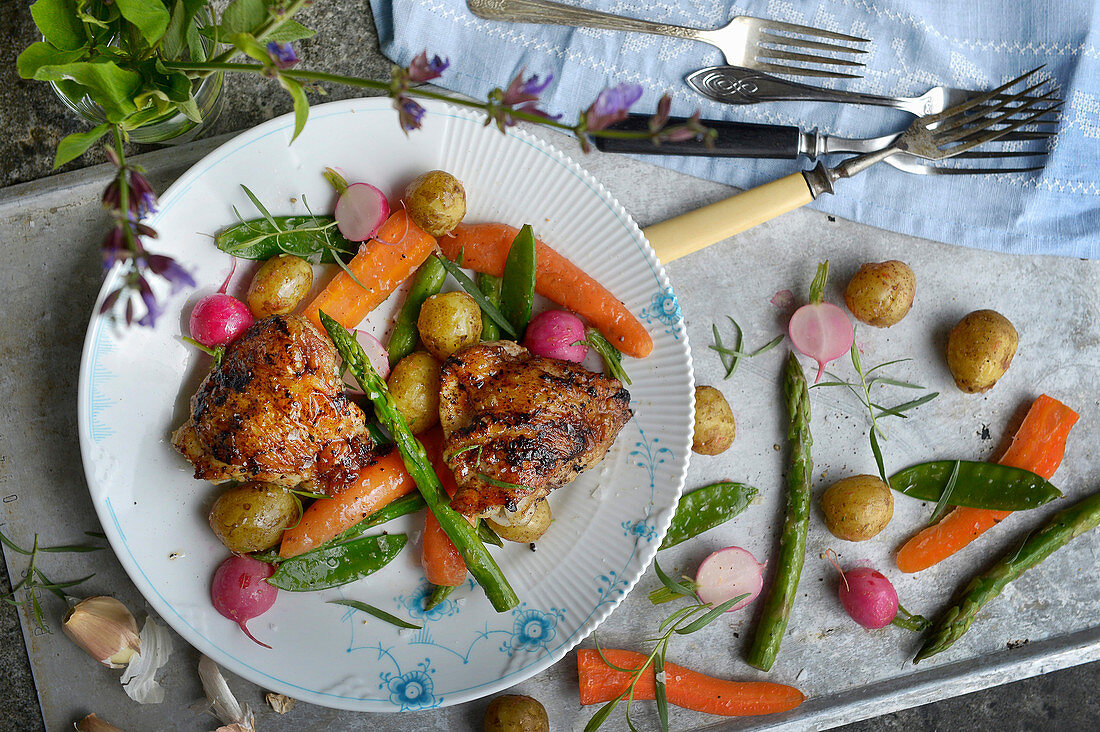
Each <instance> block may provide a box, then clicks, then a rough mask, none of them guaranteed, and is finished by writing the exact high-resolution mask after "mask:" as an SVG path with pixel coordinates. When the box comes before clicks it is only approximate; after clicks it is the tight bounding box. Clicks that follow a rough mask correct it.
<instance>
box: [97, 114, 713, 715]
mask: <svg viewBox="0 0 1100 732" xmlns="http://www.w3.org/2000/svg"><path fill="white" fill-rule="evenodd" d="M427 106H428V114H427V115H426V117H425V119H424V127H423V129H422V130H419V131H417V132H413V133H411V134H410V135H409V136H406V135H405V134H404V133H402V132H401V130H400V128H399V127H398V123H397V118H396V115H395V113H394V112H393V110H392V109H391V108H390V104H389V101H388V100H386V99H381V98H376V99H361V100H351V101H344V102H336V103H332V104H325V105H322V106H318V107H314V108H313V109H312V110H311V112H310V117H309V123H308V124H307V125H306V128H305V131H304V133H303V134H302V135H301V136H300V137H299V138H298V140H297V141H295V142H294V144H293V145H288V143H289V141H290V134H291V132H292V130H293V121H292V119H291V118H290V117H289V116H287V117H280V118H279V119H275V120H272V121H270V122H267V123H265V124H263V125H260V126H259V127H256V128H255V129H253V130H250V131H248V132H246V133H244V134H242V135H240V136H239V137H237V138H235V139H233V140H231V141H230V142H228V143H226V144H225V145H223V146H222V147H220V148H218V149H217V150H216V151H214V152H212V153H211V154H210V155H208V156H207V157H206V158H204V159H203V160H202V161H201V162H199V163H198V164H196V165H195V166H194V167H193V168H191V170H189V171H188V172H187V173H186V174H184V175H183V176H182V177H181V178H180V179H179V180H178V181H177V182H176V183H175V184H174V185H173V186H172V187H171V188H169V189H168V191H166V192H165V193H164V195H163V196H162V197H161V201H160V204H161V208H160V211H159V213H157V214H156V216H155V217H154V218H153V220H152V221H151V224H152V225H153V226H154V227H155V228H156V229H157V230H158V231H159V232H160V239H159V240H158V241H157V243H156V247H157V249H158V250H160V251H163V252H166V253H170V254H171V255H173V256H175V257H177V258H178V259H179V260H180V262H181V263H182V264H183V265H184V266H185V267H187V268H188V269H189V270H190V271H191V272H192V274H193V275H194V276H195V279H196V280H197V281H198V282H199V283H200V289H199V291H198V292H192V293H188V296H189V298H190V299H188V300H186V301H185V300H184V299H183V297H182V296H178V297H167V294H166V293H163V292H161V291H159V290H158V294H160V295H162V296H163V299H164V301H165V302H166V303H167V310H166V312H165V314H164V315H163V316H162V317H161V318H160V320H159V321H158V323H157V326H156V328H155V329H148V328H137V327H135V328H131V329H128V330H126V329H119V328H118V327H116V326H114V325H112V323H111V322H110V321H108V320H106V319H103V318H98V317H93V318H92V321H91V324H90V326H89V329H88V334H87V340H86V342H85V345H84V356H83V361H82V364H81V373H80V395H79V400H80V403H79V422H80V440H81V450H82V454H83V457H84V466H85V470H86V473H87V477H88V485H89V489H90V492H91V495H92V499H93V501H94V503H95V506H96V510H97V511H98V513H99V517H100V520H101V521H102V523H103V527H104V529H105V531H106V533H107V535H108V537H109V538H110V541H111V545H112V546H113V547H114V550H115V553H116V554H118V556H119V558H120V559H121V561H122V563H123V565H124V566H125V568H126V571H127V572H128V573H129V575H130V577H131V579H133V581H134V583H135V584H136V585H137V586H138V588H139V589H140V590H141V592H142V593H143V594H144V595H145V597H146V598H147V599H148V601H149V602H150V604H151V605H152V606H153V607H154V608H155V609H156V611H157V612H158V613H159V614H160V615H161V617H163V618H164V619H165V620H166V621H167V622H168V623H169V624H170V625H171V626H172V627H173V628H174V629H175V630H176V631H178V632H179V634H180V635H182V636H183V637H184V638H186V639H187V640H188V641H189V642H190V643H191V644H193V645H194V646H195V647H196V648H198V649H199V650H200V651H202V652H203V653H205V654H207V655H208V656H210V657H211V658H213V659H214V660H215V661H217V662H218V663H220V664H223V665H224V666H226V667H227V668H229V669H231V670H232V671H234V672H235V673H237V674H240V675H241V676H243V677H245V678H248V679H250V680H252V681H254V682H256V683H257V684H260V685H262V686H263V687H264V688H268V689H273V690H275V691H278V692H282V693H285V694H287V695H290V696H292V697H295V698H298V699H302V700H304V701H308V702H311V703H314V704H321V705H324V706H331V707H340V708H345V709H354V710H363V711H378V712H390V711H399V710H406V709H426V708H430V707H434V706H442V705H449V704H456V703H459V702H463V701H469V700H471V699H476V698H478V697H482V696H485V695H487V694H491V693H493V692H496V691H499V690H501V689H504V688H506V687H508V686H511V685H512V684H515V683H517V682H519V681H522V680H523V679H526V678H528V677H530V676H532V675H533V674H535V673H537V672H539V671H541V670H542V669H544V668H546V667H548V666H550V665H551V664H553V663H554V662H556V661H558V660H559V659H561V658H562V657H563V656H564V655H565V654H566V653H567V652H568V651H569V650H570V649H571V648H573V646H575V645H576V644H577V643H578V642H580V641H581V640H582V639H584V638H585V637H586V636H587V635H588V634H589V633H591V632H592V631H593V630H594V629H595V628H596V626H597V625H599V623H600V622H601V621H603V620H604V619H605V618H606V617H607V616H608V615H609V614H610V613H611V611H612V610H613V609H614V608H615V606H616V605H618V603H619V602H620V601H621V600H622V598H623V597H624V596H625V595H626V593H627V592H628V591H629V590H630V588H631V587H633V586H634V583H635V582H636V581H637V579H638V577H639V576H640V575H641V573H642V572H643V571H644V570H645V568H646V567H647V566H648V564H649V562H650V560H651V559H652V557H653V555H654V553H655V552H656V550H657V547H658V545H659V544H660V540H661V537H663V536H664V533H665V530H666V529H667V527H668V523H669V521H670V519H671V514H672V509H673V507H674V506H675V504H676V500H677V498H678V497H679V495H680V491H681V489H682V487H683V483H684V474H685V472H686V470H687V463H688V456H689V454H690V453H689V447H690V443H691V431H692V414H693V411H692V410H693V380H692V367H691V357H690V355H689V350H688V344H687V335H686V332H685V329H684V324H683V321H682V318H681V315H680V309H679V306H678V305H677V303H676V299H675V296H674V295H673V292H672V289H671V287H669V284H668V279H667V278H666V277H665V273H664V270H663V269H662V268H661V266H660V264H659V263H658V262H657V261H656V259H655V258H654V255H653V251H652V250H651V249H650V247H649V245H648V244H647V243H646V241H645V239H644V237H643V236H642V234H641V232H640V231H639V229H638V227H637V226H636V225H635V223H634V222H633V221H632V220H631V219H630V217H629V216H628V215H627V213H626V211H624V210H623V208H622V206H620V205H619V204H618V202H617V201H615V199H614V198H612V197H611V195H610V194H609V193H608V192H607V190H606V189H605V188H604V187H603V186H602V185H600V184H599V183H598V182H597V181H596V180H594V179H593V178H592V176H591V175H589V174H588V173H586V172H585V171H584V170H582V169H581V168H580V167H579V166H577V164H576V163H574V162H572V161H571V160H569V159H568V158H567V157H565V156H564V155H563V154H562V153H560V152H559V151H557V150H555V149H554V148H553V147H551V146H550V145H548V144H546V143H544V142H542V141H540V140H538V139H536V138H534V137H532V136H531V135H529V134H526V133H524V132H522V131H510V132H509V133H508V134H507V135H504V134H501V133H500V132H499V131H497V130H496V129H494V128H491V127H488V128H487V127H484V126H483V125H482V122H481V120H480V119H479V118H478V117H477V116H475V115H473V114H470V113H468V112H465V111H464V110H459V109H456V108H453V107H450V106H447V105H443V104H430V105H427ZM325 166H337V167H339V168H340V169H341V170H342V171H343V172H344V173H345V175H346V177H347V178H348V179H349V180H353V181H354V180H362V181H367V182H371V183H374V184H375V185H378V186H379V187H381V188H382V189H383V190H384V191H386V193H387V195H389V196H390V200H391V201H396V200H398V198H399V195H400V190H401V187H402V186H403V185H404V184H405V183H406V182H408V181H409V180H411V179H412V178H414V177H415V176H416V175H418V174H420V173H421V172H424V171H427V170H431V169H435V168H441V169H444V170H448V171H451V172H452V173H454V174H455V175H457V176H458V178H459V179H461V180H462V181H463V182H464V183H465V186H466V191H467V197H468V200H469V211H468V214H467V221H505V222H510V223H513V224H517V225H518V224H522V223H525V222H530V223H532V224H533V225H534V227H535V231H536V233H537V234H538V235H539V236H540V237H541V238H543V239H544V240H545V241H546V242H547V243H549V244H550V245H551V246H553V247H555V248H556V249H558V250H559V251H560V252H562V253H563V254H565V255H566V256H568V257H569V258H570V259H572V260H573V261H574V262H575V263H576V264H578V265H579V266H580V267H581V268H582V269H584V270H585V271H586V272H588V273H589V274H590V275H592V276H593V277H595V278H596V279H597V280H599V281H600V282H601V283H603V284H604V285H605V286H606V287H608V288H609V289H610V290H611V292H613V293H614V294H615V295H616V296H617V297H619V298H620V299H622V300H623V301H624V302H625V303H626V304H627V305H628V307H629V308H630V309H631V311H633V312H634V313H635V314H636V315H637V316H638V317H639V318H641V319H642V320H643V321H644V322H645V323H647V324H648V327H649V329H650V332H651V333H652V334H653V338H654V342H655V348H654V351H653V354H652V355H651V356H650V357H649V358H647V359H645V360H641V361H631V360H629V359H628V363H627V368H628V370H629V373H630V375H631V377H632V378H633V382H634V383H633V385H632V386H631V387H630V393H631V395H632V402H631V405H632V407H633V409H634V411H635V417H634V419H633V420H632V421H631V422H630V423H629V424H628V425H627V427H626V428H625V429H624V430H623V432H622V433H621V434H620V436H619V438H618V440H617V441H616V443H615V446H614V447H613V448H612V450H611V452H610V453H609V454H608V456H607V458H606V459H605V460H604V461H603V462H602V463H601V464H600V465H599V466H597V467H596V468H594V469H593V470H592V471H590V472H589V473H587V474H584V475H582V477H581V478H579V479H578V480H577V481H576V482H575V483H573V484H572V485H570V486H568V487H567V488H565V489H562V490H560V491H557V492H556V493H555V494H554V496H553V498H552V500H551V505H552V506H553V509H554V515H555V519H556V520H555V522H554V524H553V526H552V527H551V529H550V531H549V532H548V533H547V534H546V536H545V537H544V538H543V539H541V540H540V541H539V543H538V548H537V551H535V552H532V551H530V550H529V549H528V548H527V547H526V546H519V545H515V544H512V545H509V546H508V547H506V548H505V549H503V550H499V551H497V550H494V551H495V552H496V556H497V557H498V561H499V562H500V564H501V566H502V568H503V570H504V572H505V574H506V575H507V577H508V578H509V580H510V581H511V583H512V585H513V586H514V588H515V590H516V592H517V593H518V594H519V597H520V598H521V600H522V602H521V604H520V605H519V606H518V607H517V608H515V609H514V610H512V611H510V612H507V613H502V614H498V613H495V612H493V610H492V608H491V607H490V605H489V603H488V602H487V601H486V600H485V598H484V595H483V594H482V593H481V592H480V589H478V588H475V587H473V585H472V582H468V583H467V585H466V586H465V587H463V588H460V590H459V591H458V592H456V593H455V594H453V595H452V599H450V600H447V601H445V602H443V603H442V604H441V605H439V606H437V607H436V608H435V609H433V610H432V611H431V612H430V613H425V612H424V610H423V598H424V594H425V592H426V588H427V584H426V582H425V580H424V577H423V574H422V572H421V570H420V567H419V561H418V560H419V550H418V548H417V545H416V541H415V539H416V536H417V532H418V531H419V527H420V525H421V521H422V519H421V518H420V517H411V518H409V519H407V520H406V521H405V522H394V523H393V524H389V525H387V526H386V527H385V528H386V529H387V530H388V531H391V532H395V531H408V532H409V535H410V539H411V540H410V546H409V547H408V548H407V549H406V550H405V551H404V552H403V553H402V555H401V556H399V557H398V558H397V559H396V560H394V562H392V563H391V564H390V565H389V566H387V567H386V568H385V569H383V570H382V571H380V572H378V573H376V574H375V575H373V576H372V577H369V578H366V579H365V580H362V581H360V582H358V583H356V584H352V585H347V586H345V587H342V588H339V589H335V590H329V591H326V592H321V593H299V594H295V593H290V592H281V593H280V595H279V599H278V601H277V602H276V604H275V606H274V608H273V609H272V610H270V611H269V612H268V613H267V614H265V615H263V616H262V617H260V618H257V619H255V620H253V621H252V622H251V623H250V625H249V628H250V630H252V632H253V633H254V634H255V635H256V636H258V637H259V638H260V639H262V640H264V641H266V642H267V643H269V644H271V646H272V647H273V648H272V650H267V649H265V648H262V647H260V646H258V645H256V644H254V643H252V642H251V641H249V640H248V639H247V638H246V637H245V636H244V634H243V633H241V632H240V630H239V629H238V628H237V627H236V626H235V625H234V624H233V623H231V622H230V621H228V620H226V619H225V618H223V617H221V616H220V615H218V613H217V612H216V611H215V610H214V609H213V607H212V606H211V604H210V599H209V583H210V578H211V576H212V574H213V572H214V569H215V567H216V566H217V564H218V563H219V562H220V561H221V560H222V559H223V558H224V557H225V556H226V552H225V549H224V548H223V547H222V546H221V544H220V543H219V542H218V540H217V539H216V538H215V537H214V536H213V534H212V533H211V531H210V529H209V527H208V526H207V525H206V521H205V515H206V512H207V510H208V508H209V505H210V502H211V501H212V500H213V497H214V495H216V492H217V490H216V489H215V488H212V487H211V486H209V485H208V484H206V483H204V482H200V481H196V480H194V479H193V478H192V477H191V470H190V466H189V465H188V463H187V462H186V461H185V460H184V459H183V458H182V457H181V456H180V455H178V454H176V453H175V451H174V450H173V449H172V447H171V445H170V443H169V439H170V435H171V433H172V431H173V430H174V429H175V428H176V427H177V426H178V425H180V424H181V423H182V422H183V421H184V420H185V418H186V414H187V400H188V399H189V397H190V396H191V394H192V393H193V392H194V391H195V389H196V388H197V385H198V383H199V381H200V380H201V378H202V376H203V371H204V369H205V368H206V367H207V366H206V357H205V356H202V355H201V354H199V353H197V352H196V351H195V350H194V349H192V348H191V347H190V346H188V345H186V344H185V343H183V342H182V341H181V339H180V336H181V335H183V334H185V333H186V322H187V315H188V314H189V313H190V310H191V307H192V305H193V303H194V302H195V300H197V299H198V298H199V297H201V296H203V295H205V294H209V293H210V292H212V291H213V290H214V289H216V288H217V287H218V285H219V284H220V283H221V281H222V280H223V279H224V278H225V276H226V274H227V273H228V271H229V268H230V258H229V257H228V256H227V255H224V254H222V253H221V252H219V251H218V250H217V249H216V248H215V247H214V245H213V243H212V241H211V239H210V237H209V234H212V233H214V232H217V231H219V230H220V229H222V228H224V227H225V226H227V225H230V224H232V223H234V221H235V218H234V214H233V210H232V208H233V206H237V207H238V208H239V209H240V210H241V212H242V214H243V215H245V216H249V215H255V214H254V213H252V211H253V209H252V208H251V206H250V204H249V203H248V200H247V198H246V197H245V195H244V194H243V192H242V191H241V188H240V185H241V184H245V185H247V186H248V187H249V188H250V189H252V190H253V191H254V192H255V193H256V194H257V196H258V197H259V198H260V200H261V201H263V202H264V203H265V204H266V205H267V207H268V208H269V209H270V210H271V211H272V212H273V213H275V214H289V213H296V212H304V207H303V202H302V195H303V194H305V196H306V199H307V200H308V201H309V204H310V207H311V208H312V209H313V210H314V211H315V212H318V213H320V212H327V211H329V210H331V206H332V202H333V194H332V191H331V189H330V188H329V186H328V184H327V183H326V182H325V181H324V180H323V178H322V176H321V171H322V170H323V168H324V167H325ZM117 279H118V275H117V273H112V275H111V276H109V277H108V278H107V281H106V282H105V283H104V286H103V291H102V293H101V295H100V302H102V298H103V297H104V296H105V294H106V293H107V292H109V291H110V290H111V289H113V288H114V287H116V286H117ZM399 300H400V295H397V296H395V297H394V298H391V302H390V303H389V304H388V305H387V306H383V307H382V308H380V309H379V310H378V311H377V312H376V313H374V314H372V316H371V318H370V319H369V320H368V321H367V324H366V327H368V328H370V329H371V330H373V331H374V332H375V333H376V334H378V335H379V336H380V337H384V336H385V333H386V330H387V327H388V322H389V318H390V315H391V313H392V312H393V309H394V303H395V302H399ZM96 309H97V311H98V304H97V308H96ZM595 363H598V362H594V364H593V365H595ZM338 597H347V598H354V599H358V600H362V601H365V602H369V603H371V604H374V605H376V606H379V607H381V608H383V609H385V610H387V611H389V612H392V613H394V614H396V615H398V616H401V617H405V618H408V619H410V620H412V621H414V622H416V623H418V624H422V625H423V629H422V630H419V631H399V630H397V629H396V628H394V627H392V626H390V625H388V624H385V623H383V622H381V621H377V620H374V619H371V618H367V616H365V615H363V614H361V613H357V612H354V611H351V610H349V609H348V608H346V607H342V606H339V605H330V604H326V600H330V599H334V598H338Z"/></svg>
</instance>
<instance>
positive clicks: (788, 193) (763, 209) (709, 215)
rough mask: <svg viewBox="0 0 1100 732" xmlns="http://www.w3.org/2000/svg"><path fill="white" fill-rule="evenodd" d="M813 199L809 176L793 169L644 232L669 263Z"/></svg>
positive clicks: (660, 258) (656, 250)
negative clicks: (807, 180) (781, 176)
mask: <svg viewBox="0 0 1100 732" xmlns="http://www.w3.org/2000/svg"><path fill="white" fill-rule="evenodd" d="M812 200H814V196H813V193H811V192H810V186H809V184H808V183H807V182H806V178H805V177H804V176H803V175H802V173H791V174H790V175H788V176H786V177H783V178H780V179H779V180H773V181H772V182H771V183H765V184H764V185H762V186H757V187H756V188H751V189H749V190H747V191H745V192H744V193H738V194H737V195H736V196H732V197H730V198H727V199H725V200H724V201H718V202H717V203H712V204H710V205H709V206H703V207H702V208H697V209H695V210H694V211H689V212H688V213H686V214H682V215H680V216H677V217H675V218H671V219H669V220H668V221H662V222H661V223H659V224H654V225H653V226H650V227H648V228H646V229H645V230H644V231H643V232H642V233H643V234H645V236H646V238H647V239H649V243H650V244H651V245H652V246H653V250H654V251H655V252H656V253H657V259H659V260H661V262H662V263H665V264H667V263H668V262H671V261H672V260H674V259H679V258H680V257H684V256H687V255H688V254H691V253H692V252H697V251H699V250H700V249H703V248H705V247H709V246H710V245H711V244H716V243H718V242H720V241H722V240H723V239H728V238H729V237H731V236H733V235H734V234H740V233H741V232H742V231H747V230H748V229H751V228H752V227H754V226H757V225H758V224H762V223H764V222H765V221H771V220H772V219H774V218H775V217H776V216H779V215H781V214H785V213H787V212H788V211H793V210H795V209H796V208H799V207H801V206H805V205H806V204H807V203H809V202H810V201H812Z"/></svg>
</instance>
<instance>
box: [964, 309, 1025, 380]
mask: <svg viewBox="0 0 1100 732" xmlns="http://www.w3.org/2000/svg"><path fill="white" fill-rule="evenodd" d="M1019 343H1020V336H1019V334H1018V333H1017V332H1016V328H1014V327H1013V325H1012V323H1011V322H1009V320H1008V318H1006V317H1005V316H1003V315H1001V314H1000V313H998V312H996V311H993V310H975V311H974V312H972V313H970V314H969V315H966V316H964V317H963V319H962V320H960V321H959V322H958V324H957V325H956V326H955V327H954V328H952V329H951V334H950V335H949V336H948V337H947V368H948V369H950V370H951V376H953V377H954V378H955V386H957V387H959V388H960V389H962V390H963V391H965V392H966V393H968V394H975V393H980V392H984V391H989V390H990V389H992V388H993V385H994V384H996V383H997V380H998V379H1000V378H1001V377H1002V376H1004V373H1005V371H1008V367H1009V365H1010V364H1011V363H1012V357H1013V356H1015V355H1016V346H1018V345H1019Z"/></svg>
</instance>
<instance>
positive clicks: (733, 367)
mask: <svg viewBox="0 0 1100 732" xmlns="http://www.w3.org/2000/svg"><path fill="white" fill-rule="evenodd" d="M726 317H727V318H728V319H729V321H730V323H731V324H732V325H733V329H734V334H735V341H734V345H733V348H727V347H726V345H725V344H724V343H723V342H722V335H721V333H720V332H719V331H718V325H717V324H711V332H712V333H713V334H714V343H713V344H712V345H711V346H709V348H710V350H712V351H715V352H717V353H718V357H719V358H720V359H721V360H722V366H723V367H724V368H725V369H726V375H725V376H723V377H722V378H723V380H725V379H728V378H730V377H731V376H733V374H734V372H735V371H737V367H738V365H740V363H741V359H742V358H753V357H754V356H759V355H760V354H762V353H767V352H768V351H770V350H772V349H773V348H775V347H776V346H778V345H779V344H780V343H782V342H783V338H784V336H782V335H778V336H776V337H775V338H772V339H771V340H770V341H768V342H767V343H765V344H764V345H762V346H760V348H757V349H756V350H755V351H745V350H743V348H742V346H743V345H744V340H745V338H744V331H743V330H742V329H741V326H740V325H739V324H738V323H737V321H736V320H734V319H733V318H732V317H731V316H729V315H727V316H726Z"/></svg>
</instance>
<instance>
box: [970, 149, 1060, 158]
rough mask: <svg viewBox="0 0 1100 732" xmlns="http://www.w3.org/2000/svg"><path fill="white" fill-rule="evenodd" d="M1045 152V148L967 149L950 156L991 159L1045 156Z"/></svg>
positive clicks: (1046, 152)
mask: <svg viewBox="0 0 1100 732" xmlns="http://www.w3.org/2000/svg"><path fill="white" fill-rule="evenodd" d="M1047 154H1048V151H1047V150H967V151H966V152H962V153H959V154H958V155H953V156H952V157H954V158H967V159H968V160H992V159H995V158H1034V157H1039V156H1046V155H1047Z"/></svg>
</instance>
